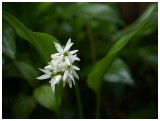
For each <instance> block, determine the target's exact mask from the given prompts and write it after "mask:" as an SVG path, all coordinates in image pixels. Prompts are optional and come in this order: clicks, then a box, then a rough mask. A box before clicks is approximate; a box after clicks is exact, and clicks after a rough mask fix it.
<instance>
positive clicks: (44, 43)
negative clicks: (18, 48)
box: [2, 11, 58, 62]
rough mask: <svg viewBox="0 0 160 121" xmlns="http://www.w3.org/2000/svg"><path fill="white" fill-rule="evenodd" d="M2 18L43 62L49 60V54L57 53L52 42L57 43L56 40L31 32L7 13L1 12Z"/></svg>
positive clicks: (49, 36)
mask: <svg viewBox="0 0 160 121" xmlns="http://www.w3.org/2000/svg"><path fill="white" fill-rule="evenodd" d="M2 16H3V18H4V19H5V20H6V21H7V22H8V23H10V24H11V25H12V26H13V28H14V29H15V30H16V32H17V33H18V35H19V36H20V37H22V38H23V39H25V40H27V41H29V42H30V43H31V44H32V45H33V46H34V47H35V48H36V49H37V51H38V52H39V54H40V55H41V57H42V58H43V60H44V62H49V61H50V60H51V57H50V56H51V54H52V53H55V52H57V51H56V49H55V46H54V44H53V42H54V41H55V42H58V41H57V39H56V38H54V37H53V36H51V35H48V34H45V33H39V32H33V31H31V30H30V29H28V28H27V27H26V26H25V25H24V24H23V23H21V22H20V21H19V20H18V19H17V18H15V17H14V16H12V15H11V14H9V13H7V12H4V11H3V13H2Z"/></svg>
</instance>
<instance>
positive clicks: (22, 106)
mask: <svg viewBox="0 0 160 121" xmlns="http://www.w3.org/2000/svg"><path fill="white" fill-rule="evenodd" d="M35 107H36V101H35V99H34V98H33V97H31V96H28V95H27V94H23V93H22V94H20V95H19V97H18V98H17V99H16V100H15V101H14V104H13V107H12V118H16V119H25V118H28V117H29V116H30V114H31V113H32V112H33V110H34V109H35Z"/></svg>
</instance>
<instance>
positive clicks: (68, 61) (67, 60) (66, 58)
mask: <svg viewBox="0 0 160 121" xmlns="http://www.w3.org/2000/svg"><path fill="white" fill-rule="evenodd" d="M65 61H66V63H67V64H68V65H69V66H70V65H71V63H70V60H69V58H68V56H66V57H65Z"/></svg>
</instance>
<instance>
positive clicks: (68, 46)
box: [64, 39, 73, 52]
mask: <svg viewBox="0 0 160 121" xmlns="http://www.w3.org/2000/svg"><path fill="white" fill-rule="evenodd" d="M72 45H73V43H71V39H69V40H68V42H67V44H66V46H65V48H64V51H65V52H68V51H69V49H70V47H71V46H72Z"/></svg>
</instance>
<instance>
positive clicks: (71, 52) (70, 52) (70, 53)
mask: <svg viewBox="0 0 160 121" xmlns="http://www.w3.org/2000/svg"><path fill="white" fill-rule="evenodd" d="M76 52H78V50H72V51H69V52H68V54H69V55H73V54H75V53H76Z"/></svg>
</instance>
